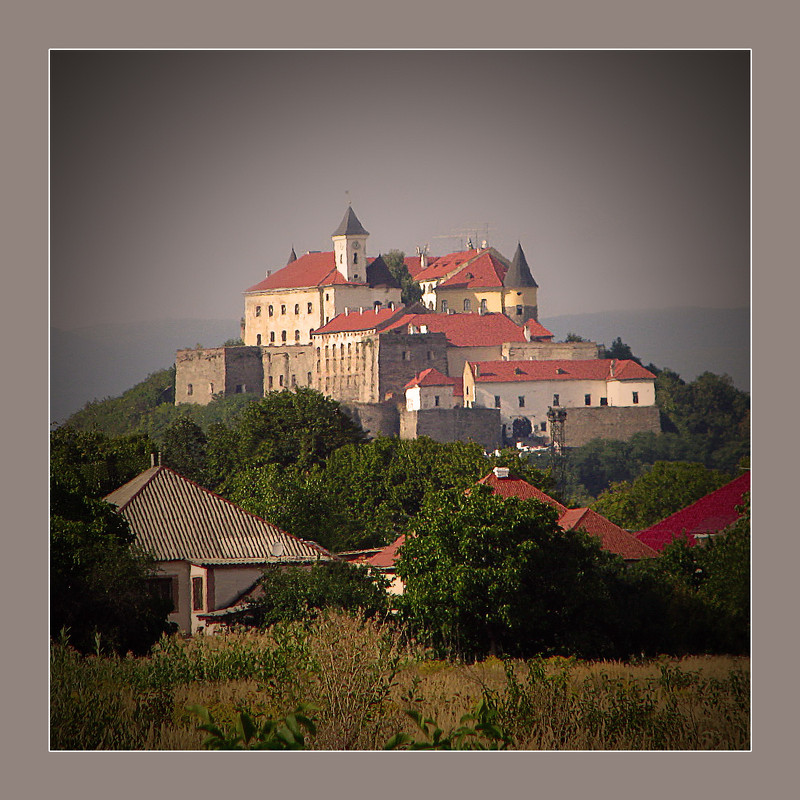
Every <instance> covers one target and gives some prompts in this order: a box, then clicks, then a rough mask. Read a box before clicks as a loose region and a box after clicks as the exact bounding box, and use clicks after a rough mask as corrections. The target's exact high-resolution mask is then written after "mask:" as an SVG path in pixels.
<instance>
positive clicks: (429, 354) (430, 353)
mask: <svg viewBox="0 0 800 800" xmlns="http://www.w3.org/2000/svg"><path fill="white" fill-rule="evenodd" d="M428 361H433V350H428Z"/></svg>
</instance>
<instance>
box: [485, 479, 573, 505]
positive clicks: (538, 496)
mask: <svg viewBox="0 0 800 800" xmlns="http://www.w3.org/2000/svg"><path fill="white" fill-rule="evenodd" d="M478 483H482V484H484V485H485V486H489V487H491V489H492V491H493V492H494V493H495V494H499V495H500V496H501V497H505V498H509V497H517V498H519V499H520V500H538V501H539V502H541V503H547V505H549V506H552V507H553V508H554V509H556V511H558V513H559V514H563V513H564V512H565V511H566V510H567V507H566V506H564V505H561V503H559V502H558V500H554V499H553V498H552V497H550V495H549V494H545V493H544V492H543V491H542V490H541V489H537V488H536V487H535V486H533V485H532V484H530V483H528V482H527V481H523V480H522V479H520V478H498V477H497V475H495V474H494V472H490V473H489V474H488V475H486V476H485V477H483V478H481V479H480V480H479V481H478Z"/></svg>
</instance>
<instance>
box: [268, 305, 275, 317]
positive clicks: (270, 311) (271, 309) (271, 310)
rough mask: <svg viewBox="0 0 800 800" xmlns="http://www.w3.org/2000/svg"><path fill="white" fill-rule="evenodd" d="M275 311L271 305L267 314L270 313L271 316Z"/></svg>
mask: <svg viewBox="0 0 800 800" xmlns="http://www.w3.org/2000/svg"><path fill="white" fill-rule="evenodd" d="M273 311H274V309H273V308H272V306H269V308H267V314H269V316H272V314H273Z"/></svg>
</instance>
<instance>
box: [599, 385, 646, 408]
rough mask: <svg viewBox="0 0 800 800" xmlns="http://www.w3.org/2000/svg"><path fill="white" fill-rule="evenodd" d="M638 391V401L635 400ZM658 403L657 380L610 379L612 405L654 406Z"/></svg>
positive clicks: (609, 394) (609, 397)
mask: <svg viewBox="0 0 800 800" xmlns="http://www.w3.org/2000/svg"><path fill="white" fill-rule="evenodd" d="M634 392H636V401H634ZM655 403H656V385H655V381H617V380H614V381H608V404H609V405H610V406H635V405H639V406H653V405H655Z"/></svg>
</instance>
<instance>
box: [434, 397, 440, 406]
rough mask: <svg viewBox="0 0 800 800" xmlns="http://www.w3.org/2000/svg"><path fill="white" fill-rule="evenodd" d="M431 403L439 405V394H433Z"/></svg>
mask: <svg viewBox="0 0 800 800" xmlns="http://www.w3.org/2000/svg"><path fill="white" fill-rule="evenodd" d="M433 404H434V405H435V406H438V405H439V395H438V394H435V395H434V396H433Z"/></svg>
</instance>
